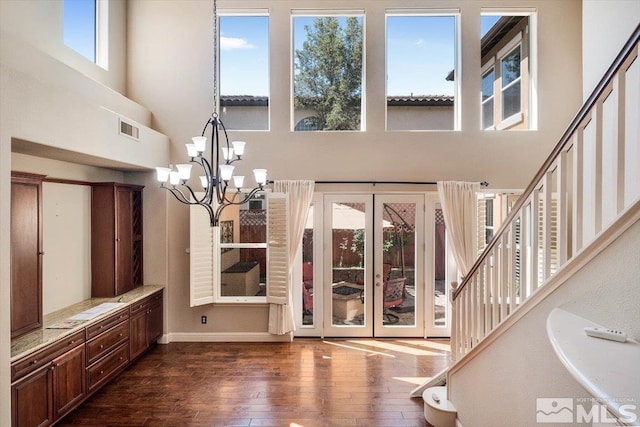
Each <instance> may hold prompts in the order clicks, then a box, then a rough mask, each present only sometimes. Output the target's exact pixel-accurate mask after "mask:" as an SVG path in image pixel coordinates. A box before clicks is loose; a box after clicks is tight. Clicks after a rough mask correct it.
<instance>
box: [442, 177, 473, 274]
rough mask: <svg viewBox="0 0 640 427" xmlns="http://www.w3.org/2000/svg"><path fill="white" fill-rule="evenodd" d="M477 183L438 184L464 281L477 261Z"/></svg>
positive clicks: (457, 261)
mask: <svg viewBox="0 0 640 427" xmlns="http://www.w3.org/2000/svg"><path fill="white" fill-rule="evenodd" d="M479 189H480V184H479V183H477V182H459V181H438V195H439V196H440V204H441V205H442V215H443V216H444V223H445V226H446V229H447V235H448V237H449V239H448V240H449V242H450V243H451V246H452V249H453V256H454V258H455V260H456V264H457V265H458V270H459V271H460V274H461V275H462V276H463V277H464V276H466V274H467V273H468V272H469V270H470V269H471V267H472V266H473V263H474V262H475V260H476V256H477V252H476V247H477V241H476V240H477V221H478V204H477V201H476V199H477V192H478V190H479Z"/></svg>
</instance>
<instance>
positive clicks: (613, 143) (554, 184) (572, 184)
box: [451, 27, 640, 360]
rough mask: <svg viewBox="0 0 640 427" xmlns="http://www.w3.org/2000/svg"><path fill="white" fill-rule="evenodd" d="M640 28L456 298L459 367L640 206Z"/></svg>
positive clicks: (455, 354) (455, 345) (454, 350)
mask: <svg viewBox="0 0 640 427" xmlns="http://www.w3.org/2000/svg"><path fill="white" fill-rule="evenodd" d="M639 28H640V27H639ZM639 28H636V30H635V32H634V34H633V35H632V37H631V38H630V39H629V41H628V42H627V44H626V45H625V47H624V48H623V49H622V51H621V52H620V54H619V55H618V57H617V58H616V59H615V61H614V62H613V64H612V65H611V67H610V68H609V70H608V71H607V73H606V74H605V76H604V77H603V79H602V80H601V81H600V83H599V84H598V86H597V87H596V89H595V90H594V91H593V93H592V94H591V96H590V97H589V99H588V100H587V101H586V102H585V104H584V105H583V107H582V108H581V109H580V111H579V112H578V114H577V115H576V116H575V118H574V119H573V121H572V122H571V124H570V125H569V127H568V128H567V130H566V131H565V133H564V134H563V136H562V138H561V139H560V142H559V143H558V145H557V146H556V147H555V148H554V150H553V152H552V153H551V155H550V156H549V157H548V158H547V160H546V161H545V163H544V164H543V165H542V167H541V168H540V170H539V171H538V173H537V174H536V176H535V178H534V179H533V181H532V182H531V184H530V185H529V186H528V188H527V189H526V190H525V192H524V193H523V195H522V196H521V197H520V199H519V200H518V202H517V203H516V204H515V206H514V207H513V209H512V210H511V212H510V214H509V216H508V217H507V219H506V220H505V222H504V223H503V225H502V227H501V228H500V230H499V231H498V232H497V233H496V234H495V236H494V238H493V240H492V241H491V242H490V243H489V244H488V245H487V247H486V249H485V250H484V252H483V253H482V255H481V256H480V257H479V258H478V260H477V261H476V263H475V264H474V265H473V267H472V268H471V270H470V271H469V273H468V274H467V277H466V278H465V280H464V281H463V282H462V283H461V284H460V286H458V287H457V289H456V290H455V292H454V293H453V306H452V308H453V311H452V331H451V345H452V348H451V351H452V355H453V357H454V360H459V359H460V358H461V357H462V356H464V355H465V354H467V353H468V352H469V351H470V350H471V349H472V348H474V347H475V346H476V345H477V344H478V343H479V342H480V341H482V340H483V339H484V338H485V337H486V336H487V335H488V334H489V333H490V332H491V331H492V330H494V329H495V328H496V327H497V326H498V325H500V324H501V322H503V321H504V320H505V319H507V318H508V317H509V316H511V315H512V313H514V311H516V310H517V309H518V308H519V307H520V306H521V305H522V304H523V303H524V302H525V301H526V300H527V299H528V298H529V297H530V296H531V295H532V294H534V293H535V292H536V290H537V289H539V288H540V287H543V286H544V285H545V283H546V282H547V281H548V280H549V279H550V278H551V277H552V276H553V275H554V274H555V273H556V271H558V269H560V268H561V267H562V266H563V265H565V264H567V263H568V262H570V261H571V260H572V259H573V258H574V257H575V256H576V255H577V254H578V253H580V251H582V250H583V249H585V248H586V247H587V246H588V245H589V244H590V242H591V241H592V240H593V239H594V238H595V237H596V236H597V235H598V234H599V233H601V232H603V231H604V230H605V229H607V227H608V226H609V225H610V224H612V223H613V222H614V221H615V220H616V219H617V218H618V216H619V215H620V214H621V213H622V212H623V211H624V210H625V209H626V208H628V207H629V206H632V205H634V204H636V201H637V200H638V199H639V198H640V60H638V39H639V34H640V30H639Z"/></svg>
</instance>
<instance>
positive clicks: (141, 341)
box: [129, 308, 148, 360]
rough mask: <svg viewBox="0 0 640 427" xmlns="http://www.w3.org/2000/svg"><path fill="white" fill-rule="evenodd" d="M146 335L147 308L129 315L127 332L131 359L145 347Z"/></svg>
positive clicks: (146, 343) (146, 344) (146, 342)
mask: <svg viewBox="0 0 640 427" xmlns="http://www.w3.org/2000/svg"><path fill="white" fill-rule="evenodd" d="M147 337H148V335H147V308H145V309H144V310H143V311H142V312H140V313H139V314H137V315H135V316H131V333H130V334H129V339H130V341H129V343H130V351H131V360H133V359H135V358H136V357H138V356H139V355H141V354H142V353H143V352H144V351H145V350H146V349H147V346H148V340H147Z"/></svg>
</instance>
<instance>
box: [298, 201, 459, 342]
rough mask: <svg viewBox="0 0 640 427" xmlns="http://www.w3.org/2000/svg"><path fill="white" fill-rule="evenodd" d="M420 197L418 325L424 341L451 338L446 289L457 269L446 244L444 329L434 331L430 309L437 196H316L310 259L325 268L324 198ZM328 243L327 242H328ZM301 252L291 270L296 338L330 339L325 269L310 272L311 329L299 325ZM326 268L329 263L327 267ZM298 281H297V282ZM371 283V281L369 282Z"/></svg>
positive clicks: (433, 289)
mask: <svg viewBox="0 0 640 427" xmlns="http://www.w3.org/2000/svg"><path fill="white" fill-rule="evenodd" d="M396 194H398V195H420V196H423V197H424V205H425V210H424V217H423V219H424V226H423V227H424V228H423V233H422V235H423V241H422V242H423V248H424V249H423V251H422V253H423V256H424V265H423V268H422V271H423V274H422V275H421V276H422V280H423V292H422V298H421V300H422V310H421V311H422V312H423V313H424V315H423V317H422V324H423V326H424V327H423V330H424V335H423V337H424V338H427V337H449V336H451V303H450V301H449V292H450V286H449V283H450V282H451V281H452V280H456V279H455V278H456V276H457V267H456V264H455V260H454V258H453V254H452V253H451V250H450V246H449V244H448V243H447V244H446V263H447V266H446V277H445V289H446V302H447V304H446V319H447V322H446V325H445V327H436V326H435V325H434V324H433V322H432V319H433V316H434V307H433V299H432V298H433V295H434V293H435V282H434V280H435V268H434V267H435V266H434V250H435V209H436V207H437V205H438V204H439V203H440V199H439V197H438V193H437V192H433V191H429V192H420V191H419V192H409V191H403V192H380V193H377V192H369V193H365V192H344V193H335V192H326V193H325V192H317V193H315V194H314V196H313V202H312V203H313V205H314V211H315V212H314V213H315V214H314V218H313V226H314V237H313V252H314V254H313V257H314V266H320V264H322V265H323V266H324V264H326V258H327V257H328V255H326V254H325V253H324V252H325V251H324V249H325V248H326V245H327V244H329V243H328V242H325V231H324V223H325V212H324V211H325V209H324V206H325V200H326V198H327V197H332V196H338V195H339V196H344V197H351V196H353V195H368V196H369V197H370V196H371V195H376V196H383V195H396ZM330 241H331V239H329V242H330ZM301 260H302V250H300V252H299V255H298V261H297V262H296V263H295V268H294V271H293V277H294V278H297V279H294V286H293V292H292V296H293V301H294V312H295V324H296V331H295V334H294V335H295V336H296V337H321V338H324V337H325V336H331V334H330V333H328V332H327V330H326V328H325V325H324V321H325V319H326V316H325V304H324V292H325V290H324V288H325V286H324V281H325V276H326V277H328V279H327V280H331V271H330V270H329V275H328V276H327V275H326V272H325V270H326V267H323V268H314V270H313V281H314V295H313V308H314V310H313V312H314V318H313V319H314V322H313V324H312V325H303V324H302V288H301V287H300V286H297V283H302V262H301ZM329 264H330V263H329ZM298 279H299V280H298ZM369 282H371V281H369ZM369 337H373V331H372V332H371V334H370V335H369Z"/></svg>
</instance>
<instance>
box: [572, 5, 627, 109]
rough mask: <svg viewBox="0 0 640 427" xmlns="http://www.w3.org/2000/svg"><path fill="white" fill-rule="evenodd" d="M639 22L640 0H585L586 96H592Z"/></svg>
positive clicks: (584, 82)
mask: <svg viewBox="0 0 640 427" xmlns="http://www.w3.org/2000/svg"><path fill="white" fill-rule="evenodd" d="M639 24H640V2H638V1H633V0H583V2H582V27H583V28H584V29H585V31H584V32H583V34H582V55H583V62H582V73H583V75H582V78H583V92H582V96H583V99H585V100H586V99H587V98H588V97H589V95H590V94H591V92H592V91H593V89H594V88H595V86H596V84H598V82H599V81H600V79H601V78H602V76H603V75H604V73H605V71H607V68H609V66H610V65H611V63H612V62H613V60H614V58H615V57H616V55H617V54H618V53H619V52H620V50H621V49H622V46H624V44H625V43H626V41H627V40H628V39H629V37H630V36H631V34H632V33H633V31H634V30H635V29H636V27H637V26H638V25H639Z"/></svg>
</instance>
